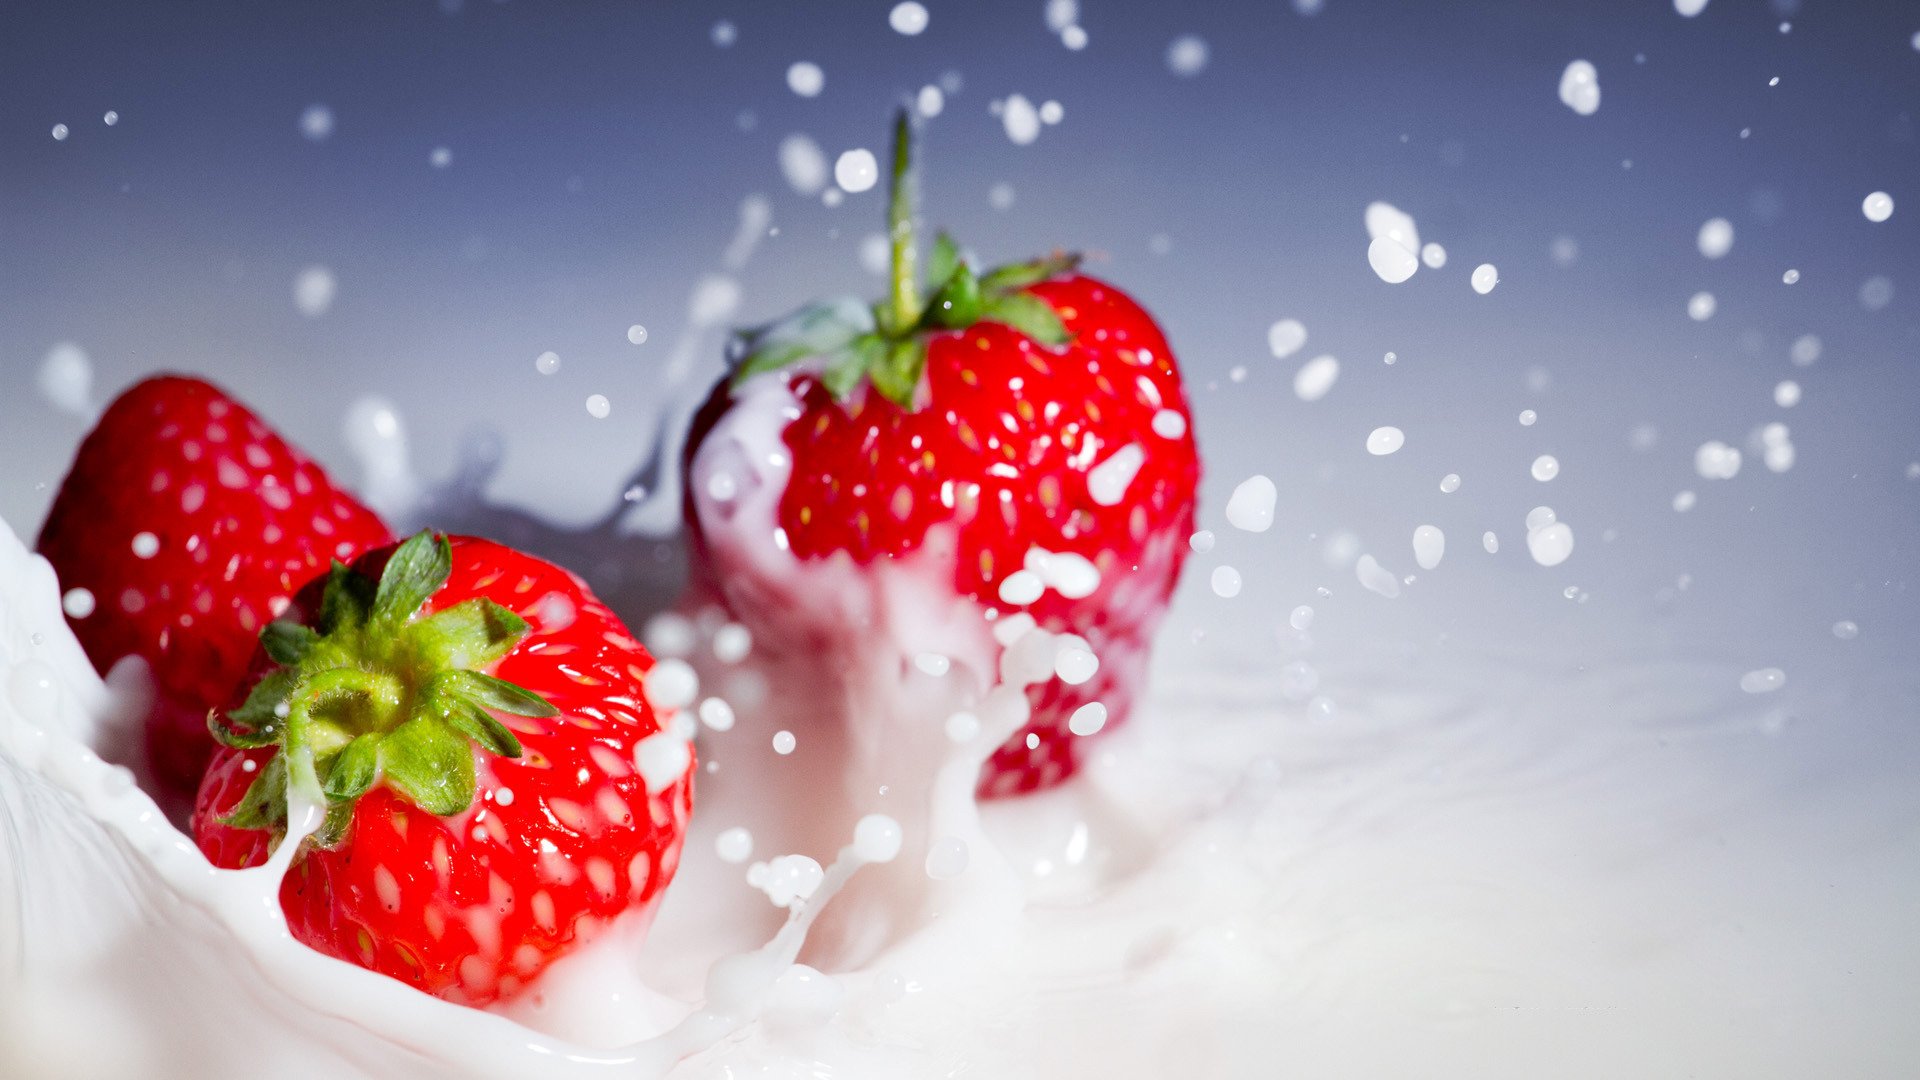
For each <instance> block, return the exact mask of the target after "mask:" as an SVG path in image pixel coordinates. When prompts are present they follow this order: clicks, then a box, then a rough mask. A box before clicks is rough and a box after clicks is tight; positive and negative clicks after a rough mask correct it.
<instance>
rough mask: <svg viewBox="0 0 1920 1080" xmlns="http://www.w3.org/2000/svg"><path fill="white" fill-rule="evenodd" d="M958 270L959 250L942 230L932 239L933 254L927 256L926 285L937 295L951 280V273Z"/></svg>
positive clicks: (951, 238)
mask: <svg viewBox="0 0 1920 1080" xmlns="http://www.w3.org/2000/svg"><path fill="white" fill-rule="evenodd" d="M959 268H960V248H959V246H958V245H956V244H955V243H954V242H953V237H951V236H948V235H947V232H946V230H945V229H942V230H941V231H940V234H939V235H938V236H935V237H934V238H933V253H932V254H930V255H928V256H927V284H928V285H929V286H930V287H931V288H932V290H933V291H934V292H935V293H938V292H939V291H940V290H941V289H942V288H943V287H945V285H946V284H947V282H948V281H951V280H952V279H953V272H954V271H955V270H957V269H959Z"/></svg>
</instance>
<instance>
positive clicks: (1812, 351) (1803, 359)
mask: <svg viewBox="0 0 1920 1080" xmlns="http://www.w3.org/2000/svg"><path fill="white" fill-rule="evenodd" d="M1820 350H1821V344H1820V339H1819V338H1818V337H1817V336H1815V335H1813V334H1802V335H1800V336H1799V337H1797V338H1794V339H1793V344H1792V345H1791V346H1790V347H1788V349H1787V359H1789V360H1792V361H1793V366H1794V367H1812V366H1813V365H1814V364H1815V363H1816V362H1817V361H1819V359H1820Z"/></svg>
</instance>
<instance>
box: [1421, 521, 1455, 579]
mask: <svg viewBox="0 0 1920 1080" xmlns="http://www.w3.org/2000/svg"><path fill="white" fill-rule="evenodd" d="M1446 553H1447V537H1446V534H1445V533H1443V532H1441V531H1440V530H1439V529H1438V528H1436V527H1434V526H1432V525H1422V526H1420V527H1419V528H1417V529H1415V530H1413V561H1414V562H1417V563H1419V564H1420V569H1422V570H1431V569H1433V568H1434V567H1436V566H1439V565H1440V559H1441V558H1442V557H1443V556H1445V555H1446Z"/></svg>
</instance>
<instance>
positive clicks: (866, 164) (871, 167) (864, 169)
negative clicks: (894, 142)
mask: <svg viewBox="0 0 1920 1080" xmlns="http://www.w3.org/2000/svg"><path fill="white" fill-rule="evenodd" d="M879 180H880V163H879V162H878V161H876V160H874V157H873V151H871V150H867V149H856V150H849V151H847V152H846V153H844V154H841V155H840V159H839V160H838V161H836V162H834V163H833V182H834V183H836V184H839V185H840V187H841V188H842V189H843V190H845V191H848V192H851V193H853V194H856V195H857V194H859V193H860V192H862V191H866V190H867V189H869V188H871V187H873V185H874V184H876V183H878V182H879Z"/></svg>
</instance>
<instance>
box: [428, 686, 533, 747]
mask: <svg viewBox="0 0 1920 1080" xmlns="http://www.w3.org/2000/svg"><path fill="white" fill-rule="evenodd" d="M441 715H442V716H444V717H445V718H446V721H447V723H449V724H451V725H453V728H454V730H456V731H458V732H460V733H461V734H463V735H465V736H467V737H468V738H470V739H472V740H473V741H474V742H477V743H479V744H480V747H481V749H483V750H486V751H487V752H488V753H492V754H498V755H499V756H501V757H505V758H517V757H519V756H520V755H521V753H522V752H523V748H522V747H521V745H520V739H519V737H518V736H516V735H514V733H513V732H512V731H511V730H509V729H508V728H507V725H505V724H503V723H501V722H500V721H498V720H496V719H494V718H493V716H492V715H491V714H490V713H488V712H487V711H486V710H485V709H483V708H481V707H480V706H478V705H476V704H474V703H473V702H472V701H471V700H470V699H467V698H459V697H450V698H448V699H447V700H446V701H444V702H443V703H442V706H441Z"/></svg>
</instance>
